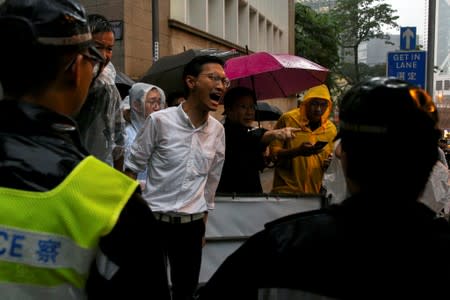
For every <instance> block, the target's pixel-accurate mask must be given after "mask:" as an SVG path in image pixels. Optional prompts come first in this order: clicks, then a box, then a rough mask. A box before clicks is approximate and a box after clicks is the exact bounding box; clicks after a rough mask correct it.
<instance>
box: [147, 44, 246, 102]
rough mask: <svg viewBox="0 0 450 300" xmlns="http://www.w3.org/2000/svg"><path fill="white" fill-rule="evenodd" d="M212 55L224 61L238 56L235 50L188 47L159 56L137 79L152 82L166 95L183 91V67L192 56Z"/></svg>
mask: <svg viewBox="0 0 450 300" xmlns="http://www.w3.org/2000/svg"><path fill="white" fill-rule="evenodd" d="M200 55H213V56H217V57H220V58H222V59H223V60H224V61H226V60H227V59H228V58H231V57H235V56H239V53H238V52H237V51H236V50H228V51H225V50H219V49H215V48H207V49H189V50H186V51H184V52H182V53H180V54H176V55H169V56H164V57H161V58H160V59H159V60H157V61H156V62H154V63H153V65H152V66H151V67H150V69H148V71H147V72H146V73H145V75H144V76H143V77H142V78H141V79H140V80H139V81H141V82H146V83H150V84H154V85H156V86H159V87H160V88H162V89H163V91H164V92H165V93H166V95H169V94H171V93H174V92H183V91H184V85H183V69H184V66H185V65H186V64H187V63H188V62H190V61H191V60H192V59H193V58H194V57H196V56H200Z"/></svg>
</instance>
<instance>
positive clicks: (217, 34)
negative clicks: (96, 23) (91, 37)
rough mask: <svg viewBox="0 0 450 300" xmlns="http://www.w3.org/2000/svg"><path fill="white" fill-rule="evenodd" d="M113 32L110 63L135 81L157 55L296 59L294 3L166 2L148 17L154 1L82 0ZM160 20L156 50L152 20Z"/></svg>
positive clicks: (266, 0) (256, 0)
mask: <svg viewBox="0 0 450 300" xmlns="http://www.w3.org/2000/svg"><path fill="white" fill-rule="evenodd" d="M81 2H82V4H83V5H84V6H85V7H86V10H87V12H88V13H99V14H102V15H104V16H105V17H106V18H107V19H108V20H110V21H112V23H113V24H114V25H115V29H117V30H116V38H117V40H116V45H115V47H114V55H113V63H114V65H115V66H116V68H117V69H118V70H120V71H122V72H124V73H126V74H127V75H129V76H130V77H131V78H133V79H138V78H140V77H141V76H142V75H143V74H144V73H145V72H146V71H147V70H148V69H149V67H150V66H151V64H152V61H153V57H154V53H153V50H154V49H159V51H158V54H159V55H158V56H159V57H161V56H166V55H172V54H177V53H180V52H182V51H184V50H187V49H190V48H218V49H224V50H230V49H236V50H237V51H239V52H241V53H245V52H246V51H247V50H246V48H248V51H249V52H254V51H269V52H274V53H276V52H278V53H290V54H294V51H295V44H294V43H295V40H294V38H295V37H294V17H295V15H294V12H295V11H294V9H295V7H294V0H279V1H272V0H165V1H158V2H157V3H158V5H157V6H158V12H157V14H156V15H155V14H154V13H153V12H152V0H81ZM153 15H155V16H157V17H158V18H159V22H158V24H159V26H158V27H159V35H158V38H157V41H158V47H155V45H154V43H153V35H152V34H153V30H152V23H153V20H152V16H153Z"/></svg>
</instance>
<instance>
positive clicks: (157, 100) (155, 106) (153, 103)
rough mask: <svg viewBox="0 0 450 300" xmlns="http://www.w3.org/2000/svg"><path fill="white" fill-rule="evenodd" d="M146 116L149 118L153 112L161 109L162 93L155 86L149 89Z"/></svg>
mask: <svg viewBox="0 0 450 300" xmlns="http://www.w3.org/2000/svg"><path fill="white" fill-rule="evenodd" d="M144 107H145V117H146V118H147V117H148V116H149V115H150V114H151V113H152V112H155V111H158V110H160V109H161V94H160V93H159V92H158V90H157V89H155V88H153V89H151V90H150V91H148V93H147V96H146V97H145V104H144Z"/></svg>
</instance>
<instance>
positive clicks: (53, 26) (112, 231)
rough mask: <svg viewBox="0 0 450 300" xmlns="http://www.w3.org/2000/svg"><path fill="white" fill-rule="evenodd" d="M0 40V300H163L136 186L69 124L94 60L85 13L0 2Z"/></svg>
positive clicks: (160, 272) (163, 284) (55, 0)
mask: <svg viewBox="0 0 450 300" xmlns="http://www.w3.org/2000/svg"><path fill="white" fill-rule="evenodd" d="M0 36H1V37H2V40H3V41H4V42H3V43H2V46H1V47H0V83H1V87H2V89H0V90H1V91H2V95H0V98H1V101H0V157H1V159H0V161H1V163H0V240H1V243H0V244H1V249H0V266H1V267H0V269H1V270H2V271H0V298H1V299H85V298H86V296H88V297H89V298H90V299H138V298H146V299H158V300H159V299H170V294H169V287H168V282H167V279H166V278H167V277H166V266H165V263H164V260H163V255H162V250H161V247H160V244H159V240H158V238H157V237H156V234H155V232H154V226H155V219H154V217H153V214H152V213H151V211H150V209H149V207H148V206H147V204H146V203H145V202H144V201H143V199H142V198H141V196H140V195H139V193H138V190H137V189H138V183H137V182H136V181H133V180H131V179H130V178H129V177H127V176H125V175H124V174H122V173H121V172H118V171H116V170H114V169H113V168H112V167H110V166H107V165H106V164H104V163H103V162H100V161H99V160H97V159H95V158H94V157H93V156H90V155H89V154H88V153H87V152H86V150H85V149H84V148H83V146H82V145H81V142H80V138H79V134H78V130H77V125H76V123H75V122H74V121H73V119H72V117H73V116H74V115H75V114H76V113H77V112H78V111H79V110H80V108H81V106H82V105H83V102H84V101H85V98H86V95H87V93H88V89H89V86H90V85H91V82H92V80H93V79H95V77H96V76H97V75H98V72H99V70H100V69H101V64H103V63H104V60H103V58H102V56H101V54H100V53H99V52H98V51H97V50H96V49H95V46H94V44H93V42H92V37H91V33H90V30H89V26H88V24H87V20H86V14H85V10H84V8H83V7H82V6H81V4H80V3H79V2H78V1H77V0H26V1H25V0H6V1H2V2H1V4H0ZM0 93H1V92H0Z"/></svg>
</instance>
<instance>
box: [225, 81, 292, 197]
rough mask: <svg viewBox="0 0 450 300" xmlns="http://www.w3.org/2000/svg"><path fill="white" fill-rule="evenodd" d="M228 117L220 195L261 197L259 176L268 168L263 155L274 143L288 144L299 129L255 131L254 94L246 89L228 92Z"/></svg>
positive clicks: (226, 95) (238, 88)
mask: <svg viewBox="0 0 450 300" xmlns="http://www.w3.org/2000/svg"><path fill="white" fill-rule="evenodd" d="M223 103H224V115H225V116H226V117H225V123H224V127H225V142H226V144H225V162H224V165H223V169H222V174H221V176H220V182H219V186H218V187H217V193H229V194H231V193H239V194H241V195H242V194H259V193H262V192H263V188H262V186H261V179H260V174H259V173H260V172H261V171H262V170H263V169H264V168H265V167H266V160H265V157H264V153H265V151H266V148H267V146H268V145H269V143H270V142H271V141H273V140H275V139H279V140H282V141H284V140H288V139H291V138H293V137H294V136H295V132H296V131H300V129H298V128H292V127H286V128H280V129H274V130H267V129H265V128H258V127H253V122H254V121H255V115H256V96H255V93H254V92H253V91H252V90H251V89H249V88H246V87H242V86H238V87H234V88H231V89H229V90H228V91H227V92H226V94H225V96H224V97H223Z"/></svg>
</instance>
